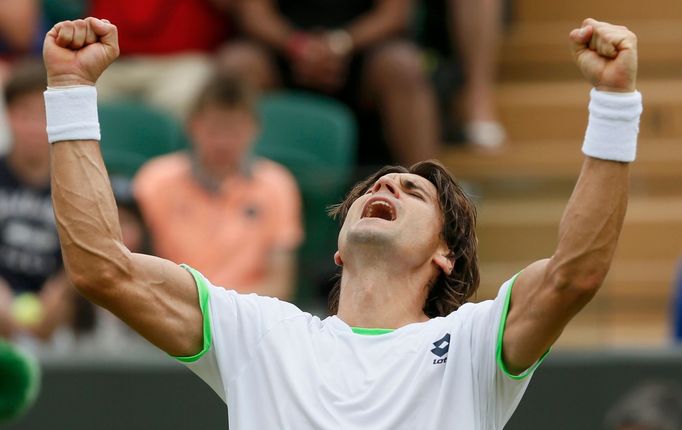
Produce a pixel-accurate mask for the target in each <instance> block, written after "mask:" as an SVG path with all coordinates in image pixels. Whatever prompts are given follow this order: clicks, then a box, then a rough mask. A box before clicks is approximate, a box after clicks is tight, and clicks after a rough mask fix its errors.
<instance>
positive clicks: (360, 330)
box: [350, 327, 394, 336]
mask: <svg viewBox="0 0 682 430" xmlns="http://www.w3.org/2000/svg"><path fill="white" fill-rule="evenodd" d="M350 329H351V330H353V333H355V334H362V335H365V336H378V335H381V334H386V333H391V332H392V331H394V330H393V329H392V328H365V327H351V328H350Z"/></svg>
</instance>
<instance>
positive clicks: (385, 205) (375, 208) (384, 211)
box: [361, 197, 396, 221]
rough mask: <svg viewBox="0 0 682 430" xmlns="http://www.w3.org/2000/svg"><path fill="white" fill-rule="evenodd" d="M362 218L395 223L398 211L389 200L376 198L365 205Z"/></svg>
mask: <svg viewBox="0 0 682 430" xmlns="http://www.w3.org/2000/svg"><path fill="white" fill-rule="evenodd" d="M361 218H379V219H383V220H386V221H394V220H395V219H396V210H395V207H394V206H393V204H391V202H390V201H389V200H387V199H384V198H381V197H374V198H371V199H369V200H368V201H367V203H365V208H364V209H363V210H362V216H361Z"/></svg>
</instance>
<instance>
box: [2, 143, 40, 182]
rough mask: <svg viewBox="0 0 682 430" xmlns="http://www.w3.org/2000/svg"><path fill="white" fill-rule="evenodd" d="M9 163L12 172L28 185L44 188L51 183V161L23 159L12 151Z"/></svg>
mask: <svg viewBox="0 0 682 430" xmlns="http://www.w3.org/2000/svg"><path fill="white" fill-rule="evenodd" d="M7 162H8V164H9V165H10V167H11V169H12V172H14V174H15V175H17V176H18V177H19V179H21V181H22V182H24V183H25V184H27V185H30V186H34V187H43V186H46V185H48V184H49V183H50V160H49V158H44V157H34V158H31V157H22V156H20V155H17V153H16V152H15V151H10V153H9V154H8V156H7Z"/></svg>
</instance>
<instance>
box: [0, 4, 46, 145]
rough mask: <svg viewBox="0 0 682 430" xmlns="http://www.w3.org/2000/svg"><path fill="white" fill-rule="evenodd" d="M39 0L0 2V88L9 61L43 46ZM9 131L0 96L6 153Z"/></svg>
mask: <svg viewBox="0 0 682 430" xmlns="http://www.w3.org/2000/svg"><path fill="white" fill-rule="evenodd" d="M40 24H41V20H40V2H39V1H38V0H3V1H2V2H0V89H1V88H3V87H4V85H5V82H6V81H7V79H8V78H9V74H10V61H11V60H13V59H15V58H18V57H21V56H23V55H26V54H29V53H37V52H39V50H40V47H41V46H42V43H41V42H42V36H43V34H44V31H42V30H43V28H42V26H41V25H40ZM9 141H10V134H9V125H8V124H7V116H6V112H5V103H4V100H3V99H2V98H0V154H4V153H6V152H7V148H8V146H9Z"/></svg>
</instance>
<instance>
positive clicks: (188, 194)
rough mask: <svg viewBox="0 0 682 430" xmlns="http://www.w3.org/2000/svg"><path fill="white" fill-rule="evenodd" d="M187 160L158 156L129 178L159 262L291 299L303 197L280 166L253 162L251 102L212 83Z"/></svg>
mask: <svg viewBox="0 0 682 430" xmlns="http://www.w3.org/2000/svg"><path fill="white" fill-rule="evenodd" d="M187 130H188V133H189V137H190V140H191V143H192V149H191V151H190V152H189V153H176V154H171V155H167V156H162V157H159V158H157V159H154V160H152V161H150V162H149V163H148V164H146V165H145V166H143V167H142V169H141V170H140V172H139V173H138V175H137V177H136V178H135V187H134V188H135V195H136V197H137V199H138V202H139V204H140V207H141V209H142V213H143V215H144V218H145V221H146V223H147V226H148V227H149V230H150V233H151V237H152V245H153V248H154V250H155V252H156V254H157V255H159V256H161V257H164V258H167V259H169V260H172V261H175V262H177V263H187V264H189V265H191V266H193V267H196V268H197V269H198V270H201V271H202V272H203V273H204V274H205V275H206V276H209V277H211V279H215V280H216V281H214V282H215V283H216V284H218V285H224V286H225V287H229V288H231V289H236V290H238V291H240V292H258V293H259V294H262V295H269V296H274V297H279V298H282V299H291V298H292V294H293V291H292V289H293V285H294V268H295V266H296V259H295V251H296V248H297V246H298V244H299V243H300V241H301V236H302V228H301V207H300V195H299V191H298V188H297V186H296V183H295V180H294V179H293V177H292V176H291V174H290V173H289V172H288V171H287V170H285V169H284V168H283V167H282V166H280V165H278V164H276V163H274V162H272V161H269V160H265V159H261V158H254V157H253V156H251V155H250V149H251V146H252V144H253V143H254V140H255V138H256V136H257V134H258V119H257V118H256V113H255V97H254V94H252V92H251V91H250V89H249V87H248V86H247V85H245V83H244V82H243V81H241V80H238V79H231V78H224V77H223V78H220V77H219V78H216V79H215V80H214V81H212V82H211V83H210V84H209V85H208V86H207V87H206V88H205V89H204V90H203V92H202V93H201V95H200V96H199V98H198V100H197V102H196V105H195V107H194V109H193V110H192V113H191V115H190V117H189V119H188V123H187Z"/></svg>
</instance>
